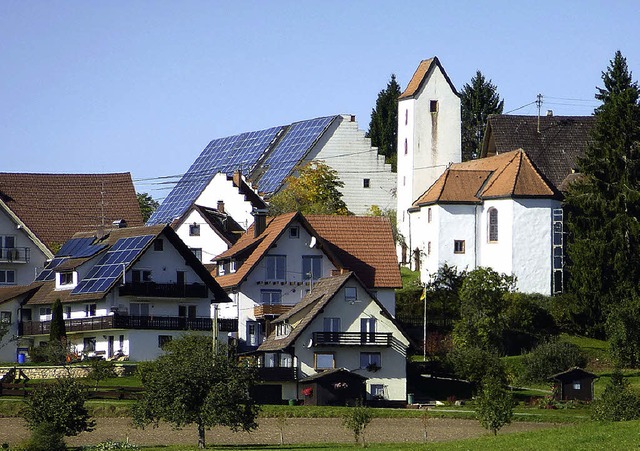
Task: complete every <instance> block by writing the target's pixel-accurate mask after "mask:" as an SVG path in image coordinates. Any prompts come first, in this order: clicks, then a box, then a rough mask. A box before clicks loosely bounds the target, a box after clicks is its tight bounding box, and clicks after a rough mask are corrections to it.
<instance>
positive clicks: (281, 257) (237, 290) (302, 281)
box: [215, 213, 402, 349]
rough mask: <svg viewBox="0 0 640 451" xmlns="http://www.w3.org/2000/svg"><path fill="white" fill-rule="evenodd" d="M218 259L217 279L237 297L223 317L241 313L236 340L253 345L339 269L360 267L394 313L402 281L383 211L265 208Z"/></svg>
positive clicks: (222, 312)
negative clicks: (274, 212)
mask: <svg viewBox="0 0 640 451" xmlns="http://www.w3.org/2000/svg"><path fill="white" fill-rule="evenodd" d="M215 262H216V264H217V272H216V280H217V281H218V283H219V284H220V286H221V287H222V288H223V289H225V290H226V291H227V292H228V293H229V295H230V297H231V299H232V301H233V303H231V304H227V305H225V306H222V307H221V309H220V317H221V318H233V319H238V333H237V336H236V338H237V339H238V340H239V342H240V346H241V347H243V348H246V349H255V348H256V347H257V346H258V345H260V343H262V341H263V340H264V337H265V336H266V335H267V334H268V332H269V322H270V321H271V320H273V319H274V318H275V317H277V316H279V315H280V314H282V313H284V312H286V311H287V310H289V309H290V308H291V307H292V306H293V305H295V304H297V303H298V302H300V300H301V299H302V298H303V297H304V296H305V295H306V293H307V292H308V291H310V290H311V289H312V288H313V285H314V284H315V282H316V281H317V280H319V279H320V278H322V277H327V276H329V275H331V274H332V273H333V272H335V271H339V270H351V271H353V272H355V273H356V274H357V275H358V277H359V278H360V280H362V283H363V284H364V285H365V287H367V288H368V289H369V290H370V291H371V292H373V293H374V294H375V296H376V298H377V299H378V301H379V302H380V303H381V304H383V305H384V306H385V308H386V310H387V311H388V312H390V314H391V315H393V314H395V289H396V288H400V287H401V286H402V281H401V279H400V271H399V268H398V264H397V261H396V259H395V252H394V242H393V236H392V231H391V224H390V223H389V221H388V219H386V218H383V217H374V216H323V215H317V216H316V215H308V216H303V215H302V214H300V213H288V214H284V215H281V216H278V217H275V218H266V216H263V215H262V214H258V215H257V216H256V219H255V222H254V224H253V225H252V226H251V227H250V228H249V230H248V231H247V233H246V234H245V235H243V236H242V237H241V238H240V239H239V240H238V241H237V242H236V243H235V245H234V246H232V247H231V248H230V249H229V250H228V251H226V252H223V253H222V254H220V255H218V256H217V257H216V258H215Z"/></svg>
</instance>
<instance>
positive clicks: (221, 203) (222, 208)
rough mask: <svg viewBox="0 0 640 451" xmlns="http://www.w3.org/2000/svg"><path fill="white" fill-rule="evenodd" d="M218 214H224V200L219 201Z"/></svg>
mask: <svg viewBox="0 0 640 451" xmlns="http://www.w3.org/2000/svg"><path fill="white" fill-rule="evenodd" d="M218 213H222V214H224V201H223V200H219V201H218Z"/></svg>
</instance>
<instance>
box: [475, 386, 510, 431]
mask: <svg viewBox="0 0 640 451" xmlns="http://www.w3.org/2000/svg"><path fill="white" fill-rule="evenodd" d="M513 405H514V402H513V398H512V396H511V394H510V393H509V392H507V391H506V390H505V389H504V386H503V382H502V381H501V380H500V378H497V377H495V376H487V377H485V378H484V379H483V380H482V384H481V387H480V392H479V394H478V397H477V399H476V414H477V415H478V419H479V420H480V423H481V424H482V426H483V427H484V428H486V429H489V430H490V431H491V432H493V435H497V434H498V430H500V428H502V426H504V425H506V424H510V423H511V418H512V417H513Z"/></svg>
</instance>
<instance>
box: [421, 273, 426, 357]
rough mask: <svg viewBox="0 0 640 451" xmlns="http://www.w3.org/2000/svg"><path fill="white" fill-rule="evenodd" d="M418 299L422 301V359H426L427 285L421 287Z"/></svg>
mask: <svg viewBox="0 0 640 451" xmlns="http://www.w3.org/2000/svg"><path fill="white" fill-rule="evenodd" d="M420 299H421V300H422V301H424V320H423V324H424V330H423V335H422V361H423V362H426V361H427V286H426V285H425V286H424V287H423V288H422V296H420Z"/></svg>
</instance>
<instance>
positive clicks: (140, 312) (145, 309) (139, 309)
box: [129, 302, 149, 316]
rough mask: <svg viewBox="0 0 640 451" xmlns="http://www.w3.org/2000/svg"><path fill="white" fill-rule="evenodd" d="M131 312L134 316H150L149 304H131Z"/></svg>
mask: <svg viewBox="0 0 640 451" xmlns="http://www.w3.org/2000/svg"><path fill="white" fill-rule="evenodd" d="M129 311H130V313H131V315H133V316H149V303H148V302H130V303H129Z"/></svg>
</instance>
